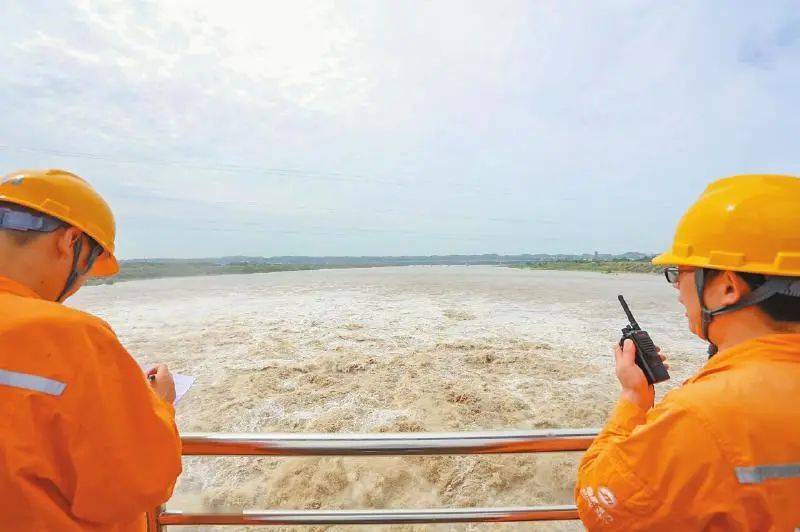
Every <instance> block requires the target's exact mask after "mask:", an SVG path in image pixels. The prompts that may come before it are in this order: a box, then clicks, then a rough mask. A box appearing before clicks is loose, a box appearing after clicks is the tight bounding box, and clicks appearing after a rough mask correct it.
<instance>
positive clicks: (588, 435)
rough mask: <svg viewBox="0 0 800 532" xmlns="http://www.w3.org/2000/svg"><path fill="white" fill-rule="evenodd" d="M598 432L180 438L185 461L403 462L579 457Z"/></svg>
mask: <svg viewBox="0 0 800 532" xmlns="http://www.w3.org/2000/svg"><path fill="white" fill-rule="evenodd" d="M598 430H599V429H595V428H582V429H541V430H508V431H494V432H492V431H481V432H398V433H366V434H362V433H352V434H348V433H339V434H310V433H297V434H295V433H263V434H231V433H210V432H194V433H187V434H184V435H183V437H182V438H181V439H182V441H183V454H184V455H186V456H201V455H205V456H209V455H211V456H231V455H233V456H362V455H371V456H375V455H380V456H403V455H443V454H462V455H463V454H505V453H540V452H563V451H584V450H586V449H588V448H589V445H590V444H591V442H592V441H593V440H594V438H595V437H596V436H597V433H598Z"/></svg>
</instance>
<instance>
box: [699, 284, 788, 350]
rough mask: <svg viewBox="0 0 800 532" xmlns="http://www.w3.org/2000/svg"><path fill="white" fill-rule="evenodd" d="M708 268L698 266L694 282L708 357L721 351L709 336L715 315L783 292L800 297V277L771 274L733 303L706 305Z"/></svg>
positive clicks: (748, 305)
mask: <svg viewBox="0 0 800 532" xmlns="http://www.w3.org/2000/svg"><path fill="white" fill-rule="evenodd" d="M705 280H706V268H698V269H696V270H695V272H694V284H695V286H696V287H697V299H698V301H699V302H700V315H701V319H702V329H703V340H706V341H708V358H711V357H713V356H714V355H716V354H717V352H718V351H719V348H718V347H717V345H716V344H715V343H714V342H712V341H711V339H709V337H708V328H709V326H710V325H711V320H713V319H714V316H719V315H720V314H727V313H728V312H733V311H735V310H739V309H743V308H745V307H751V306H753V305H758V304H759V303H762V302H764V301H766V300H767V299H769V298H770V297H772V296H774V295H776V294H783V295H787V296H791V297H800V278H797V277H782V276H769V277H767V280H766V281H765V282H764V284H762V285H761V286H759V287H757V288H755V289H753V290H752V291H750V293H748V294H745V295H744V296H742V297H741V298H740V299H739V301H738V302H736V303H734V304H733V305H726V306H724V307H719V308H717V309H714V310H710V309H708V308H707V307H706V304H705V301H704V298H703V290H704V288H705Z"/></svg>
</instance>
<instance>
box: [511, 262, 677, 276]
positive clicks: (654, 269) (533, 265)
mask: <svg viewBox="0 0 800 532" xmlns="http://www.w3.org/2000/svg"><path fill="white" fill-rule="evenodd" d="M511 267H512V268H519V269H521V270H565V271H577V272H598V273H661V272H662V271H663V269H664V267H663V266H655V265H653V264H650V261H638V260H635V261H634V260H614V261H586V260H572V261H553V262H529V263H526V264H518V265H517V264H515V265H512V266H511Z"/></svg>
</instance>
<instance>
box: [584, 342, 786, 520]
mask: <svg viewBox="0 0 800 532" xmlns="http://www.w3.org/2000/svg"><path fill="white" fill-rule="evenodd" d="M575 498H576V501H577V504H578V511H579V513H580V517H581V519H582V520H583V523H584V524H585V525H586V526H587V527H588V528H589V529H590V530H654V531H658V530H670V531H671V530H725V531H728V530H779V531H784V530H785V531H794V530H795V529H796V528H798V527H800V334H775V335H769V336H764V337H761V338H758V339H755V340H750V341H748V342H744V343H742V344H740V345H737V346H735V347H733V348H731V349H727V350H725V351H722V352H720V353H719V354H717V355H716V356H714V357H713V358H712V359H711V360H709V361H708V363H707V364H706V365H705V367H704V368H703V369H702V370H701V371H700V372H699V373H698V374H697V375H695V376H694V377H692V378H691V379H689V380H687V381H686V382H685V383H684V384H683V386H682V387H681V388H678V389H676V390H673V391H671V392H669V393H668V394H667V395H666V396H665V397H664V399H663V400H662V401H661V402H660V403H659V404H658V405H656V406H655V407H654V408H652V409H651V410H650V411H645V410H643V409H641V408H639V407H638V406H635V405H633V404H631V403H629V402H626V401H620V402H619V404H617V406H616V409H615V410H614V412H613V414H612V415H611V418H610V420H609V421H608V423H607V424H606V426H605V428H604V429H603V431H602V432H601V434H600V435H599V437H598V438H597V440H595V442H594V443H593V444H592V446H591V447H590V448H589V450H588V451H587V452H586V454H585V455H584V457H583V460H582V461H581V465H580V468H579V472H578V484H577V486H576V489H575Z"/></svg>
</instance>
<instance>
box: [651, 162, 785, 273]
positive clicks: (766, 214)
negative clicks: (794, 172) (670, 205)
mask: <svg viewBox="0 0 800 532" xmlns="http://www.w3.org/2000/svg"><path fill="white" fill-rule="evenodd" d="M653 264H676V265H683V266H695V267H699V268H712V269H716V270H731V271H739V272H749V273H760V274H765V275H778V276H787V277H797V276H800V177H794V176H788V175H739V176H733V177H726V178H724V179H720V180H718V181H715V182H713V183H711V184H710V185H709V186H708V188H706V190H705V192H703V194H702V195H701V196H700V198H699V199H698V200H697V202H696V203H695V204H694V205H692V206H691V207H689V210H688V211H686V214H684V215H683V218H682V219H681V221H680V223H679V224H678V229H677V230H676V232H675V240H674V242H673V244H672V249H670V250H669V251H667V252H665V253H662V254H661V255H658V256H657V257H656V258H654V259H653Z"/></svg>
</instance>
